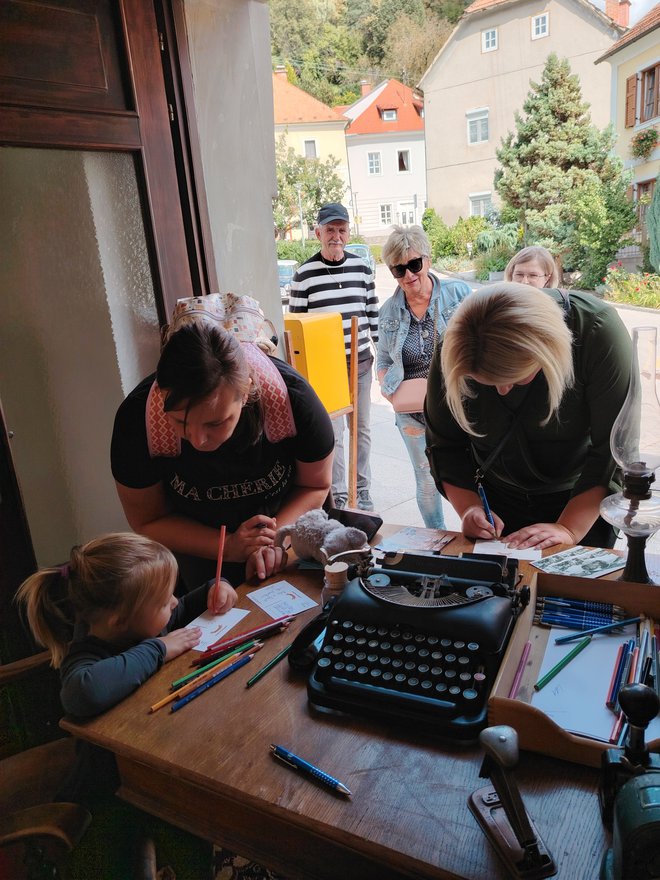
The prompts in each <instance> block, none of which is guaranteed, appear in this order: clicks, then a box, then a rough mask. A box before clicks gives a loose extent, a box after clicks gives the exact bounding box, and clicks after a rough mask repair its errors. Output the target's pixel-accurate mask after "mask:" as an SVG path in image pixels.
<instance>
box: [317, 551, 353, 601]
mask: <svg viewBox="0 0 660 880" xmlns="http://www.w3.org/2000/svg"><path fill="white" fill-rule="evenodd" d="M324 572H325V574H324V578H323V590H322V591H321V605H325V603H326V602H327V601H328V600H329V599H332V598H336V597H337V596H340V595H341V594H342V592H343V591H344V587H345V586H346V584H347V583H348V563H347V562H332V563H330V565H326V566H325V569H324Z"/></svg>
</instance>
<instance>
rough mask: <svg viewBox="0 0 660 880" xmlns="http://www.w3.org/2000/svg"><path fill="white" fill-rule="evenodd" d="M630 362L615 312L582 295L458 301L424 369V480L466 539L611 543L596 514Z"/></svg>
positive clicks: (482, 296)
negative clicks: (430, 479)
mask: <svg viewBox="0 0 660 880" xmlns="http://www.w3.org/2000/svg"><path fill="white" fill-rule="evenodd" d="M630 356H631V345H630V337H629V336H628V332H627V330H626V329H625V327H624V325H623V323H622V322H621V320H620V318H619V316H618V314H617V313H616V311H615V309H614V308H612V307H611V306H609V305H607V304H605V303H603V302H601V301H600V300H598V299H597V298H595V297H593V296H591V295H589V294H585V293H578V292H576V293H573V292H572V293H571V294H570V298H569V297H568V295H567V294H565V293H562V292H561V291H559V290H551V289H545V290H533V289H532V288H531V287H528V286H527V285H522V284H513V283H502V284H495V285H492V286H490V287H488V288H485V289H484V290H482V291H479V292H477V293H473V294H472V295H471V296H469V297H468V298H467V299H466V300H464V302H463V303H461V305H460V306H459V308H458V309H457V311H456V312H455V313H454V316H453V317H452V319H451V321H450V322H449V326H448V327H447V330H446V331H445V334H444V337H443V340H442V344H441V345H440V346H438V349H437V350H436V352H435V355H434V359H433V362H432V364H431V370H430V373H429V378H428V389H427V394H426V411H425V414H426V425H427V433H426V437H427V447H428V448H427V454H428V456H429V461H430V464H431V471H432V473H433V476H434V478H435V481H436V484H437V486H438V489H439V490H440V491H441V492H442V493H443V494H444V495H445V496H446V497H447V498H448V500H449V501H450V502H451V504H452V505H453V507H454V508H455V510H456V511H457V513H458V514H459V516H460V517H461V521H462V531H463V534H465V535H466V536H468V537H471V538H484V539H487V538H492V537H494V534H493V533H494V532H495V535H497V536H499V535H505V536H506V542H507V543H508V544H509V546H511V547H521V548H524V547H537V548H538V549H541V550H542V549H545V548H547V547H552V546H553V545H554V544H559V543H567V544H577V543H584V544H588V545H591V546H597V547H611V546H612V545H613V543H614V539H615V535H614V532H613V530H612V529H611V527H610V526H609V525H608V524H607V523H606V522H605V521H604V520H602V519H601V518H600V517H599V515H598V513H599V506H600V502H601V501H602V499H603V498H604V497H606V496H607V495H609V494H611V493H612V492H614V491H617V488H618V487H617V484H616V482H615V481H614V476H615V467H616V466H615V463H614V460H613V459H612V456H611V453H610V431H611V428H612V424H613V422H614V420H615V418H616V416H617V415H618V412H619V410H620V409H621V406H622V404H623V401H624V400H625V397H626V392H627V390H628V382H629V377H630ZM478 480H480V481H481V483H482V484H483V488H484V490H485V493H486V496H487V498H488V501H489V502H490V509H491V512H492V517H493V522H494V528H493V526H492V525H491V523H490V521H489V519H488V517H487V515H486V513H485V512H484V505H483V503H482V500H481V498H480V496H479V495H478V493H477V482H478Z"/></svg>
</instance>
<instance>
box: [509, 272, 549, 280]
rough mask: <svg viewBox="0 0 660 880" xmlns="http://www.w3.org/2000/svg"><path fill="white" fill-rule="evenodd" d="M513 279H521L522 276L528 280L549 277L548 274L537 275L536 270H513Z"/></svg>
mask: <svg viewBox="0 0 660 880" xmlns="http://www.w3.org/2000/svg"><path fill="white" fill-rule="evenodd" d="M512 277H513V280H514V281H522V280H523V278H529V280H530V281H539V280H540V279H541V278H549V277H550V276H549V275H537V274H536V272H514V273H513V276H512Z"/></svg>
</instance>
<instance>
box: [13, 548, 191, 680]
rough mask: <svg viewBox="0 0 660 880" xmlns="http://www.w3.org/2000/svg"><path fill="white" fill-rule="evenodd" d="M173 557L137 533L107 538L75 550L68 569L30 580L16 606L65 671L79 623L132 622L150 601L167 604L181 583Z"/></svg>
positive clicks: (44, 572)
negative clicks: (103, 618)
mask: <svg viewBox="0 0 660 880" xmlns="http://www.w3.org/2000/svg"><path fill="white" fill-rule="evenodd" d="M177 572H178V567H177V563H176V559H175V558H174V556H173V555H172V553H171V552H170V551H169V550H168V549H167V547H163V545H162V544H158V543H157V542H156V541H152V540H150V539H149V538H145V537H143V536H142V535H136V534H134V533H133V532H116V533H112V534H107V535H101V536H100V537H98V538H94V539H93V540H92V541H89V542H88V543H87V544H83V545H82V546H76V547H73V549H72V550H71V555H70V557H69V561H68V563H66V564H64V565H59V566H53V567H50V568H43V569H40V570H39V571H37V572H35V574H33V575H31V576H30V577H29V578H28V579H27V580H25V581H24V582H23V583H22V584H21V586H20V587H19V589H18V592H17V593H16V602H18V603H19V604H20V605H22V606H23V607H24V609H25V613H26V616H27V620H28V623H29V626H30V629H31V630H32V634H33V635H34V637H35V639H36V640H37V642H38V643H39V644H40V645H43V646H44V647H45V648H48V650H49V651H50V654H51V664H52V665H53V666H54V667H56V668H57V667H59V666H61V665H62V661H63V660H64V658H65V657H66V654H67V652H68V649H69V646H70V644H71V640H72V639H73V629H74V625H75V622H76V621H77V620H82V621H87V622H88V623H93V622H94V620H95V619H96V617H97V616H98V615H99V614H104V613H108V612H111V611H114V612H119V613H120V614H121V615H122V616H123V617H130V616H131V615H132V614H133V613H135V612H136V611H138V610H139V609H140V608H141V607H142V605H143V604H144V603H145V602H146V601H147V600H148V599H153V600H158V599H159V598H160V597H161V596H162V597H163V598H164V597H165V596H166V595H167V594H168V592H169V591H171V590H172V589H173V587H174V584H175V583H176V578H177Z"/></svg>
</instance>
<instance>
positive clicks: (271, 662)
mask: <svg viewBox="0 0 660 880" xmlns="http://www.w3.org/2000/svg"><path fill="white" fill-rule="evenodd" d="M292 646H293V642H292V643H291V644H290V645H287V646H286V648H282V650H281V651H280V653H279V654H276V655H275V656H274V657H273V659H272V660H269V661H268V663H266V665H265V666H262V667H261V669H259V670H257V672H255V673H254V675H253V676H252V678H249V679H248V681H247V684H246V685H245V687H252V685H253V684H255V682H257V681H259V679H260V678H261V677H262V675H265V674H266V673H267V672H268V670H269V669H272V668H273V666H275V665H277V664H278V663H279V662H280V660H282V659H283V658H284V657H286V655H287V654H288V653H289V651H290V650H291V648H292Z"/></svg>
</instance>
